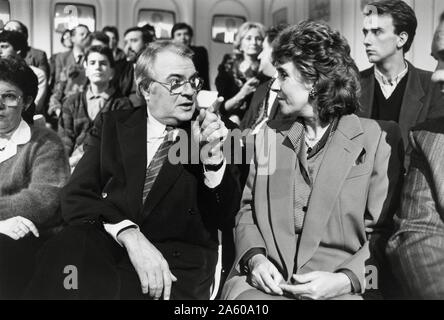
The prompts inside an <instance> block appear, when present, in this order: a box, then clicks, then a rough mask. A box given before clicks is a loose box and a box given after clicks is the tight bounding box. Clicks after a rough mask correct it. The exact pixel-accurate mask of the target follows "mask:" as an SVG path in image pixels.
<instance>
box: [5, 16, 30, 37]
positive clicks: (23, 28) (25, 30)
mask: <svg viewBox="0 0 444 320" xmlns="http://www.w3.org/2000/svg"><path fill="white" fill-rule="evenodd" d="M10 22H14V23H17V24H18V25H19V30H17V32H20V33H22V34H23V35H24V36H25V39H26V42H28V37H29V33H28V28H27V27H26V26H25V25H24V24H23V22H21V21H18V20H9V21H8V22H6V23H5V26H6V25H7V24H8V23H10Z"/></svg>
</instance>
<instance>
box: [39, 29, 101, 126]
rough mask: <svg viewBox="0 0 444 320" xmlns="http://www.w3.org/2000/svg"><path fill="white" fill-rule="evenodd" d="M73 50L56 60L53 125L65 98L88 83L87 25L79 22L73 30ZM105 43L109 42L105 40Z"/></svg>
mask: <svg viewBox="0 0 444 320" xmlns="http://www.w3.org/2000/svg"><path fill="white" fill-rule="evenodd" d="M71 41H72V44H73V47H72V50H70V51H67V52H63V53H61V54H59V55H57V57H56V60H55V84H54V88H53V91H52V95H51V97H50V100H49V106H48V111H47V115H48V116H49V118H50V119H49V121H50V122H51V123H52V125H53V126H55V127H57V121H58V118H59V115H60V112H61V110H62V104H63V100H64V99H65V98H66V97H68V96H69V95H70V94H73V93H76V92H78V91H79V90H81V89H82V88H83V87H84V86H85V84H86V80H87V79H86V76H85V70H84V67H83V62H84V59H85V51H86V49H87V47H88V46H89V44H90V42H91V37H90V31H89V29H88V27H87V26H86V25H83V24H79V25H78V26H77V27H75V28H74V29H73V30H72V32H71ZM105 44H108V42H107V41H106V40H105Z"/></svg>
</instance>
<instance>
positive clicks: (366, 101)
mask: <svg viewBox="0 0 444 320" xmlns="http://www.w3.org/2000/svg"><path fill="white" fill-rule="evenodd" d="M361 87H362V88H361V89H362V90H361V98H360V99H359V101H360V103H361V109H360V110H359V111H358V114H359V115H360V116H362V117H364V118H371V116H372V110H373V100H374V93H375V76H374V71H373V68H370V69H367V70H365V71H364V72H362V79H361Z"/></svg>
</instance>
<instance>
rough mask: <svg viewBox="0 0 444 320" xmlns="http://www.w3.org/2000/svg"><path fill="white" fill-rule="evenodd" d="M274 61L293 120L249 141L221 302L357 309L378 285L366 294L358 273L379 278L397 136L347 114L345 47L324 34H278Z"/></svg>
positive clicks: (353, 83) (390, 126)
mask: <svg viewBox="0 0 444 320" xmlns="http://www.w3.org/2000/svg"><path fill="white" fill-rule="evenodd" d="M273 60H274V65H275V66H276V69H277V71H278V78H277V80H278V82H279V86H280V88H281V91H280V92H279V94H278V99H279V100H280V105H281V112H282V113H283V114H285V115H293V116H295V118H292V120H284V121H280V120H275V121H269V122H268V123H267V126H266V128H265V130H264V131H265V132H261V133H260V135H259V136H257V138H256V149H255V150H257V154H256V155H255V161H254V162H252V165H251V167H250V173H249V177H248V181H247V185H246V187H245V190H244V194H243V199H242V203H241V210H240V211H239V213H238V215H237V216H236V228H235V239H236V253H237V257H236V262H235V265H234V267H233V270H232V272H231V275H230V276H229V280H228V281H227V282H226V284H225V288H224V293H223V295H224V297H225V298H227V299H284V298H285V299H352V298H357V299H360V298H361V297H362V294H363V293H364V292H365V291H366V289H372V288H373V289H376V287H377V288H379V289H382V287H383V284H384V283H382V281H381V282H378V281H374V282H373V283H372V286H371V287H368V286H367V283H366V275H367V273H366V266H369V267H370V268H371V269H368V270H373V271H374V270H375V269H376V270H377V271H376V272H375V273H374V274H372V275H371V276H373V278H372V280H375V278H374V277H377V274H376V273H379V275H382V274H383V268H381V267H383V266H384V264H383V263H382V262H383V260H382V259H379V258H380V256H378V255H377V254H378V253H380V254H381V253H383V252H384V244H385V240H386V239H387V236H388V235H389V234H390V225H391V217H392V215H393V214H394V211H395V210H396V209H397V204H398V200H399V199H398V193H399V192H398V191H399V187H400V183H401V179H400V177H401V176H402V151H403V148H402V140H401V136H400V130H399V127H397V125H396V124H394V123H382V122H381V123H379V122H376V121H374V120H368V119H361V118H358V117H357V116H356V115H354V114H353V113H354V111H355V110H356V108H357V107H359V100H358V97H359V89H360V86H359V72H358V69H357V67H356V65H355V63H354V61H353V59H352V58H351V57H350V47H349V46H348V44H347V41H346V40H345V39H344V38H343V37H342V36H341V35H340V34H339V33H338V32H336V31H333V30H331V29H330V27H328V26H327V25H325V24H321V23H316V22H302V23H300V24H298V25H296V26H292V27H289V28H287V29H285V30H284V31H283V32H282V33H281V34H280V35H279V36H278V38H277V39H276V40H275V41H274V42H273ZM295 119H296V120H295ZM271 134H274V135H271ZM268 135H271V136H272V137H273V136H274V137H275V139H266V138H267V136H268ZM264 136H265V139H264ZM270 155H272V156H274V157H272V156H270ZM273 158H274V160H275V161H273ZM378 249H379V250H378ZM376 257H378V258H376ZM379 279H381V277H379ZM379 279H378V280H379Z"/></svg>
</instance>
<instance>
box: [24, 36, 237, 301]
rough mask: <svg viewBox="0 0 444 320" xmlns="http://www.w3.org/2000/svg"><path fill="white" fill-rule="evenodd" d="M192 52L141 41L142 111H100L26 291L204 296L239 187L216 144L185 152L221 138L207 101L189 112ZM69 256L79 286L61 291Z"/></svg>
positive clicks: (62, 295) (68, 295)
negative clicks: (61, 225) (60, 224)
mask: <svg viewBox="0 0 444 320" xmlns="http://www.w3.org/2000/svg"><path fill="white" fill-rule="evenodd" d="M160 56H161V57H162V58H160ZM191 56H192V52H191V50H189V48H187V47H185V46H183V45H180V44H177V43H174V42H171V41H162V42H160V41H158V42H154V43H152V44H150V45H149V46H148V47H147V49H146V50H144V51H143V53H142V54H141V56H140V57H139V59H138V60H137V64H136V68H135V76H136V79H137V84H138V85H139V88H140V90H141V92H142V94H143V97H144V98H145V99H146V104H147V107H146V108H143V107H140V108H132V109H130V110H119V111H110V112H106V113H102V114H101V115H100V118H99V119H98V120H97V121H96V122H95V126H94V128H93V130H91V135H90V139H89V140H88V147H87V148H86V152H85V155H84V157H83V158H82V160H81V161H80V162H79V164H78V165H77V167H76V169H75V171H74V173H73V175H72V177H71V180H70V182H69V183H68V185H67V186H66V187H65V188H64V191H63V192H62V200H61V202H62V215H63V217H64V219H65V221H66V222H67V223H68V225H69V226H68V227H67V228H65V229H64V230H63V231H62V232H61V233H59V234H58V235H57V236H56V238H54V239H53V240H51V241H50V242H49V243H48V244H47V245H46V246H45V248H44V249H42V253H41V255H39V257H40V259H39V261H40V263H39V266H38V270H37V272H36V274H35V276H34V278H33V280H32V282H31V285H30V286H29V292H28V296H29V297H34V298H46V299H47V298H58V299H87V298H88V299H147V300H148V299H155V300H159V299H165V300H168V299H170V298H171V299H208V298H209V297H210V289H211V286H212V284H213V280H214V273H215V269H216V263H217V258H218V238H217V229H218V227H219V226H220V224H222V223H223V221H224V220H225V219H230V218H231V217H233V214H234V212H235V210H234V206H235V205H236V203H238V201H239V200H240V199H239V198H240V190H239V187H238V184H237V182H236V180H235V178H234V177H233V175H232V173H231V170H230V169H231V167H232V166H231V165H229V164H227V161H226V160H225V157H224V154H223V152H221V150H220V148H217V147H216V148H214V149H212V151H213V152H212V153H211V154H209V152H207V153H205V152H200V154H201V155H202V156H201V157H200V158H199V157H197V159H194V161H192V159H191V157H192V155H191V154H190V153H188V150H189V148H190V143H194V144H196V143H199V142H201V141H207V142H208V143H210V145H209V146H212V145H214V143H216V144H220V143H223V141H224V140H225V139H226V137H227V129H226V127H225V126H224V123H223V122H222V121H221V120H220V119H219V117H218V116H217V115H216V114H215V113H214V112H213V110H214V107H215V106H213V107H210V108H209V109H205V110H200V112H196V110H197V109H196V107H197V106H196V102H195V101H196V100H195V99H196V94H197V92H198V91H199V90H200V89H201V86H202V79H200V78H199V77H198V76H197V73H196V69H195V67H194V64H193V61H192V58H191ZM192 120H196V121H193V122H192ZM179 128H181V129H182V131H180V132H179V131H178V129H179ZM176 134H179V135H180V136H176V137H179V140H176V139H175V138H174V136H175V135H176ZM220 140H222V141H220ZM184 144H185V148H183V145H184ZM205 145H206V144H205ZM172 148H177V149H176V150H177V152H176V153H174V152H170V151H172ZM208 151H209V150H208ZM169 154H170V156H169ZM174 155H177V157H178V158H176V157H175V156H174ZM177 160H179V161H177ZM68 262H69V264H73V265H77V266H78V272H79V275H80V274H81V275H82V278H83V280H82V282H80V283H82V284H80V285H79V287H78V290H65V288H64V287H63V280H62V279H61V278H62V276H65V275H63V274H62V273H60V272H59V269H60V267H62V266H66V264H67V263H68ZM62 269H63V267H62ZM60 280H62V282H60Z"/></svg>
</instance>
